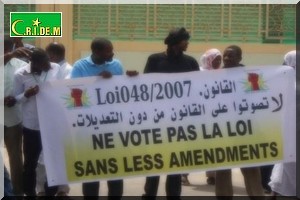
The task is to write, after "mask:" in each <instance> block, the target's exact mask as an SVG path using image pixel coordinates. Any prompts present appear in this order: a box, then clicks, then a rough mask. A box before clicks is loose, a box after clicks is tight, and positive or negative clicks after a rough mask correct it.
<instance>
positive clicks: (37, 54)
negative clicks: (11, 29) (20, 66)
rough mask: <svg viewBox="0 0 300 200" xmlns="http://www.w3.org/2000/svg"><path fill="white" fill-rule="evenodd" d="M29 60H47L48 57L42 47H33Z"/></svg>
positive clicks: (35, 61)
mask: <svg viewBox="0 0 300 200" xmlns="http://www.w3.org/2000/svg"><path fill="white" fill-rule="evenodd" d="M30 60H31V62H32V63H41V62H49V57H48V55H47V53H46V51H45V50H44V49H41V48H33V49H32V53H31V58H30Z"/></svg>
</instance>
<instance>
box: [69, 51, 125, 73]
mask: <svg viewBox="0 0 300 200" xmlns="http://www.w3.org/2000/svg"><path fill="white" fill-rule="evenodd" d="M103 71H108V72H110V73H111V74H112V75H122V74H123V66H122V64H121V62H120V61H119V60H117V59H113V60H112V61H110V62H105V63H104V64H101V65H97V64H95V63H94V62H93V61H92V58H91V56H88V57H86V58H83V59H80V60H78V61H76V62H75V63H74V66H73V69H72V72H71V78H79V77H87V76H98V75H99V74H100V73H101V72H103Z"/></svg>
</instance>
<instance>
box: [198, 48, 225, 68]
mask: <svg viewBox="0 0 300 200" xmlns="http://www.w3.org/2000/svg"><path fill="white" fill-rule="evenodd" d="M221 62H222V54H221V52H220V51H219V50H218V49H209V50H207V51H206V52H205V53H204V54H203V55H202V56H201V58H200V63H201V66H200V70H201V71H205V70H212V69H219V68H220V67H221Z"/></svg>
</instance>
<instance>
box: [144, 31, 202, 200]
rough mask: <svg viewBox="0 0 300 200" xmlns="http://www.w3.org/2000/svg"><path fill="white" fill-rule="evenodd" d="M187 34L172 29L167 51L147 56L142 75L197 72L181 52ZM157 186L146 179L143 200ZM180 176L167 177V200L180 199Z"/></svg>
mask: <svg viewBox="0 0 300 200" xmlns="http://www.w3.org/2000/svg"><path fill="white" fill-rule="evenodd" d="M189 38H190V35H189V33H188V32H187V31H186V30H185V28H179V29H174V30H171V31H170V32H169V35H168V36H167V37H166V39H165V41H164V42H165V44H166V45H167V50H166V51H165V52H163V53H156V54H152V55H150V56H149V58H148V61H147V64H146V67H145V69H144V73H155V72H156V73H158V72H159V73H178V72H190V71H198V70H199V65H198V63H197V61H196V60H195V59H194V58H192V57H191V56H188V55H185V54H184V53H183V52H184V51H186V49H187V47H188V40H189ZM158 185H159V176H151V177H147V178H146V184H145V187H144V189H145V194H144V195H143V198H145V199H152V198H153V199H155V196H156V195H157V190H158ZM180 195H181V175H179V174H171V175H167V180H166V196H167V198H168V199H169V198H170V199H175V198H176V199H180Z"/></svg>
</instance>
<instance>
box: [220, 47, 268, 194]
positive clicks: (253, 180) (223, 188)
mask: <svg viewBox="0 0 300 200" xmlns="http://www.w3.org/2000/svg"><path fill="white" fill-rule="evenodd" d="M241 60H242V50H241V48H240V47H239V46H236V45H231V46H229V47H227V48H226V49H225V50H224V54H223V62H224V68H226V69H227V68H233V67H243V66H244V65H243V64H240V61H241ZM241 171H242V174H243V176H244V181H245V186H246V190H247V193H248V195H249V196H251V197H250V198H251V199H256V197H255V196H264V194H263V188H262V185H261V182H260V180H261V175H260V169H259V167H247V168H241ZM216 196H217V198H218V199H232V196H233V188H232V178H231V169H226V170H218V171H216ZM224 196H226V197H224Z"/></svg>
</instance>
